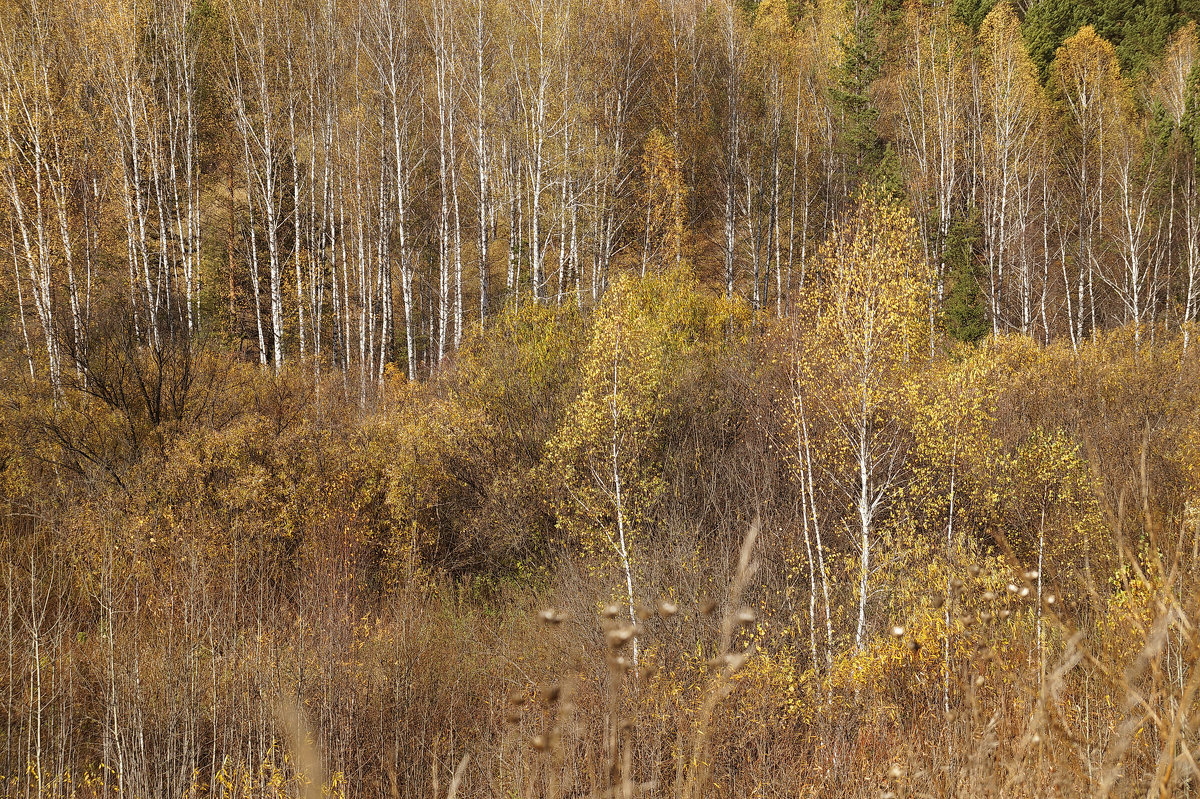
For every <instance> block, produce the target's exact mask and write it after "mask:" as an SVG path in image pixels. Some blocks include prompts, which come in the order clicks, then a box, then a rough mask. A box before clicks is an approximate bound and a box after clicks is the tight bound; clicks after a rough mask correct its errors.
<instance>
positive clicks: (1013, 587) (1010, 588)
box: [1008, 583, 1017, 594]
mask: <svg viewBox="0 0 1200 799" xmlns="http://www.w3.org/2000/svg"><path fill="white" fill-rule="evenodd" d="M1008 593H1010V594H1015V593H1017V586H1016V585H1015V584H1013V583H1009V584H1008Z"/></svg>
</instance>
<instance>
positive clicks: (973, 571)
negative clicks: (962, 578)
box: [967, 563, 979, 577]
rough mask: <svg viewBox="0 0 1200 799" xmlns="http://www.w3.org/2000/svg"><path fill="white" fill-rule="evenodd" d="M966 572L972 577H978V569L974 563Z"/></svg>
mask: <svg viewBox="0 0 1200 799" xmlns="http://www.w3.org/2000/svg"><path fill="white" fill-rule="evenodd" d="M967 571H968V572H970V574H971V576H972V577H978V576H979V567H978V566H976V565H975V564H974V563H972V564H971V565H970V566H968V567H967Z"/></svg>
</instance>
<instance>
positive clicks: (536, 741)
mask: <svg viewBox="0 0 1200 799" xmlns="http://www.w3.org/2000/svg"><path fill="white" fill-rule="evenodd" d="M529 745H530V746H532V747H533V750H534V751H535V752H545V751H546V746H547V741H546V736H545V735H535V736H533V738H532V739H530V741H529Z"/></svg>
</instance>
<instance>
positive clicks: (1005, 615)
mask: <svg viewBox="0 0 1200 799" xmlns="http://www.w3.org/2000/svg"><path fill="white" fill-rule="evenodd" d="M996 615H997V616H999V617H1000V621H1005V620H1006V619H1007V618H1008V617H1009V616H1011V615H1012V611H1011V610H1009V609H1008V608H1001V609H1000V611H999V612H998V613H997V614H996Z"/></svg>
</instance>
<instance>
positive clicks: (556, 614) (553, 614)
mask: <svg viewBox="0 0 1200 799" xmlns="http://www.w3.org/2000/svg"><path fill="white" fill-rule="evenodd" d="M538 618H539V619H541V620H542V621H543V622H544V623H546V624H549V625H550V626H552V627H554V626H557V625H559V624H562V623H563V620H564V619H566V618H567V615H566V614H565V613H563V612H562V611H558V610H555V609H554V608H545V609H543V610H542V611H541V612H539V613H538Z"/></svg>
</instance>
